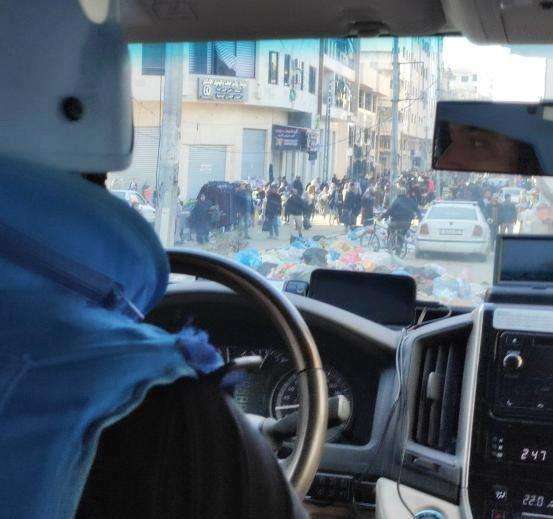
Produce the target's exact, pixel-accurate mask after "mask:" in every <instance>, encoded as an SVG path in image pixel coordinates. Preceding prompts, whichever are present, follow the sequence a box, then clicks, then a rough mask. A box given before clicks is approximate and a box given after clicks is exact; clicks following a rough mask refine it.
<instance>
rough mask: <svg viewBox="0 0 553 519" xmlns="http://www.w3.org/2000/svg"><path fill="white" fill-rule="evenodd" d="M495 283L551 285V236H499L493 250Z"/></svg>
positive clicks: (552, 280)
mask: <svg viewBox="0 0 553 519" xmlns="http://www.w3.org/2000/svg"><path fill="white" fill-rule="evenodd" d="M494 281H495V283H496V284H511V283H513V284H515V283H516V284H532V283H540V284H541V283H551V284H553V236H520V235H517V236H501V237H499V242H498V244H497V247H496V258H495V272H494Z"/></svg>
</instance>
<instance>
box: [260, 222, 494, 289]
mask: <svg viewBox="0 0 553 519" xmlns="http://www.w3.org/2000/svg"><path fill="white" fill-rule="evenodd" d="M291 234H292V233H291V231H290V228H289V226H288V225H283V226H282V227H281V228H280V237H279V238H278V239H269V237H268V233H264V232H262V231H261V227H260V226H256V227H254V228H253V230H252V233H251V237H252V239H251V240H249V246H251V247H255V248H257V249H258V250H260V251H262V250H266V249H274V248H278V247H281V246H282V247H284V246H286V245H288V244H289V243H290V236H291ZM294 234H296V233H295V232H294ZM303 234H304V236H305V237H308V238H309V237H313V236H316V235H323V236H326V237H328V238H333V237H338V236H344V235H345V234H346V233H345V230H344V226H343V225H329V224H328V223H327V222H324V221H323V220H322V218H321V217H317V218H316V219H315V221H314V225H313V227H312V228H311V229H309V230H308V231H304V232H303ZM404 261H405V262H406V263H408V264H410V265H415V266H420V267H423V266H425V265H428V264H429V263H434V264H438V265H441V266H442V267H444V268H445V269H446V271H447V272H448V274H450V275H452V276H453V277H459V276H463V277H465V278H466V279H468V281H470V282H471V283H490V282H491V280H492V276H493V254H490V255H489V256H488V258H487V260H486V261H485V262H483V261H478V260H477V259H476V258H474V257H472V256H464V255H447V254H440V255H434V256H430V257H427V258H415V257H414V254H413V252H412V251H411V252H409V253H408V255H407V256H406V257H405V259H404Z"/></svg>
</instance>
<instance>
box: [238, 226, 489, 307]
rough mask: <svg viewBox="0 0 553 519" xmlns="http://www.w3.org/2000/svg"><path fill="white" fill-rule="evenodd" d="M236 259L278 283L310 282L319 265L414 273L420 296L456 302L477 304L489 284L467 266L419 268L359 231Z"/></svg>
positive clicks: (249, 251)
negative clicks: (365, 242) (473, 277)
mask: <svg viewBox="0 0 553 519" xmlns="http://www.w3.org/2000/svg"><path fill="white" fill-rule="evenodd" d="M409 256H412V253H411V254H409V253H408V257H409ZM235 259H236V260H237V261H239V262H240V263H242V264H243V265H246V266H248V267H251V268H252V269H255V270H257V271H258V272H259V273H260V274H262V275H263V276H265V277H267V278H268V279H271V280H277V281H287V280H300V281H307V282H308V281H309V280H310V277H311V273H312V272H313V271H314V270H315V269H318V268H330V269H338V270H355V271H361V272H375V273H383V274H395V275H405V276H411V277H413V278H414V279H415V281H416V283H417V292H418V297H419V299H428V300H433V301H439V302H442V303H445V304H452V305H455V304H458V305H463V306H466V305H467V304H477V303H478V302H479V301H480V300H481V297H482V295H483V292H484V291H485V289H486V288H487V286H486V285H485V284H480V283H472V282H470V273H469V271H468V269H467V270H466V271H465V272H463V273H462V275H460V276H458V277H453V276H451V275H449V274H448V273H447V272H446V269H445V268H444V267H442V266H441V265H438V264H435V263H429V264H427V265H424V266H416V265H412V264H409V261H408V260H407V261H406V260H405V259H400V258H398V257H397V256H395V255H392V254H390V253H389V252H388V251H386V250H380V251H377V252H375V251H374V250H371V249H370V248H368V247H363V246H362V245H361V244H360V242H359V233H356V231H352V232H350V233H349V234H348V235H345V236H338V237H331V238H329V237H325V236H314V237H312V238H295V239H294V240H293V241H292V242H291V243H290V245H287V246H285V247H282V246H281V247H278V248H271V249H266V250H263V251H260V250H258V249H256V248H252V247H249V248H245V249H243V250H241V251H239V252H238V253H236V255H235Z"/></svg>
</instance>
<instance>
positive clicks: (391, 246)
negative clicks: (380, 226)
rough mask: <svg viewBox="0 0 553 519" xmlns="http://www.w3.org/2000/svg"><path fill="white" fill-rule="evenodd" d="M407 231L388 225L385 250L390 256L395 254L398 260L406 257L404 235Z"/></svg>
mask: <svg viewBox="0 0 553 519" xmlns="http://www.w3.org/2000/svg"><path fill="white" fill-rule="evenodd" d="M407 232H408V229H407V230H405V229H404V228H402V227H398V226H395V225H392V224H389V225H388V237H387V239H386V248H387V250H388V252H389V253H390V254H392V255H393V254H395V255H396V256H398V257H399V258H405V256H407V240H406V234H407Z"/></svg>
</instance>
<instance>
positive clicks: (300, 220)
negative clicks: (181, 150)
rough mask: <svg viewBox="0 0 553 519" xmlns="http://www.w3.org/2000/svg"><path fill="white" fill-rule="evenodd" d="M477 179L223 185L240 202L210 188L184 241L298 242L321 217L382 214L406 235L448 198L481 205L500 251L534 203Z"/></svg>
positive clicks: (188, 219)
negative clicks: (285, 233) (260, 236)
mask: <svg viewBox="0 0 553 519" xmlns="http://www.w3.org/2000/svg"><path fill="white" fill-rule="evenodd" d="M470 179H471V176H470V175H467V174H464V175H459V176H458V177H453V180H450V181H449V182H448V183H447V184H446V185H441V186H439V187H438V186H437V182H436V174H435V173H424V172H423V173H420V172H416V173H404V174H402V175H401V176H400V177H399V178H398V179H397V181H396V183H395V185H394V186H393V189H392V186H391V182H390V177H389V175H381V176H376V175H374V176H364V177H361V178H356V179H347V178H346V179H338V178H336V177H332V178H331V179H330V181H328V182H322V181H321V180H320V179H319V178H315V179H313V180H311V181H310V182H307V183H306V184H305V185H304V183H303V181H302V179H301V178H300V177H299V176H296V177H294V178H293V179H291V180H288V179H286V178H284V177H282V178H278V179H275V180H273V181H272V182H262V181H260V180H254V181H249V182H245V181H240V182H237V183H234V184H230V183H223V184H228V185H229V186H230V185H232V190H231V194H230V195H229V196H231V197H232V202H229V204H227V207H224V208H223V207H221V202H220V201H219V200H217V199H216V197H215V198H214V197H213V196H211V195H210V194H209V193H208V192H207V191H204V190H202V191H201V192H200V194H199V195H198V198H197V200H196V201H195V203H194V204H193V206H192V207H191V210H190V211H186V210H185V209H184V202H182V201H181V202H179V204H178V207H177V215H176V218H177V225H176V242H177V243H179V242H183V241H185V240H186V239H191V238H192V233H193V234H194V235H195V239H196V241H197V242H198V243H199V244H203V243H206V242H207V241H208V239H209V233H210V232H212V231H216V230H228V229H229V228H233V229H237V230H238V232H239V234H240V236H241V237H243V238H244V239H250V238H251V231H252V228H253V227H254V226H259V227H260V228H261V231H262V232H263V233H266V236H267V237H268V238H271V239H273V238H278V237H279V236H280V233H281V228H282V226H288V227H289V230H290V235H291V237H292V238H293V237H302V236H303V234H304V232H305V230H307V229H309V228H310V227H311V226H312V224H313V218H314V217H315V216H316V215H318V216H319V217H320V219H319V222H320V223H323V224H325V225H331V226H336V225H343V229H344V231H346V232H347V231H349V230H351V229H353V228H355V227H357V226H368V225H371V224H372V223H373V222H374V218H375V216H378V217H381V218H388V219H389V227H390V228H392V229H396V230H398V232H399V233H400V234H401V235H404V234H405V233H406V232H407V230H408V229H409V228H410V226H411V223H412V221H413V219H414V218H416V217H418V218H419V220H420V218H421V216H422V212H423V210H424V208H425V207H426V206H427V205H428V204H429V203H430V202H432V201H433V200H435V199H436V198H440V199H449V200H472V201H475V202H477V203H478V205H479V206H480V208H481V210H482V213H483V215H484V217H485V219H486V220H487V222H488V225H489V227H490V235H491V240H492V245H493V242H494V241H495V237H496V236H497V234H498V233H510V232H513V230H514V228H515V226H516V224H517V221H520V219H521V214H522V212H523V211H524V210H525V209H528V208H529V207H530V206H531V205H532V201H531V200H530V199H529V198H527V197H526V195H523V196H522V197H521V198H520V199H519V200H517V203H516V204H515V203H514V202H513V201H512V200H511V197H510V196H509V195H508V194H505V195H504V196H501V193H500V190H501V187H503V186H502V185H500V184H499V185H498V184H497V183H495V182H493V181H491V180H490V181H489V182H488V181H487V180H482V177H481V176H479V177H478V178H477V179H474V180H470ZM518 182H522V183H524V182H526V183H527V182H528V181H527V180H519V181H518ZM520 187H522V188H523V189H524V191H523V192H524V193H526V192H528V193H530V189H531V187H532V186H530V185H521V186H520ZM129 189H135V190H137V191H139V192H141V194H142V195H143V196H144V198H145V199H146V200H147V201H149V202H150V203H152V204H153V205H155V202H156V201H155V198H156V197H155V190H154V189H152V188H151V187H150V186H149V185H148V184H144V185H143V186H142V189H140V190H139V189H138V186H137V185H136V183H135V182H134V181H133V183H131V185H129ZM526 190H528V191H526ZM229 212H231V213H232V215H228V214H227V218H226V219H224V218H223V216H224V215H225V214H226V213H229ZM229 216H230V217H229ZM186 230H187V231H188V232H185V231H186ZM292 238H291V239H292Z"/></svg>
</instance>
